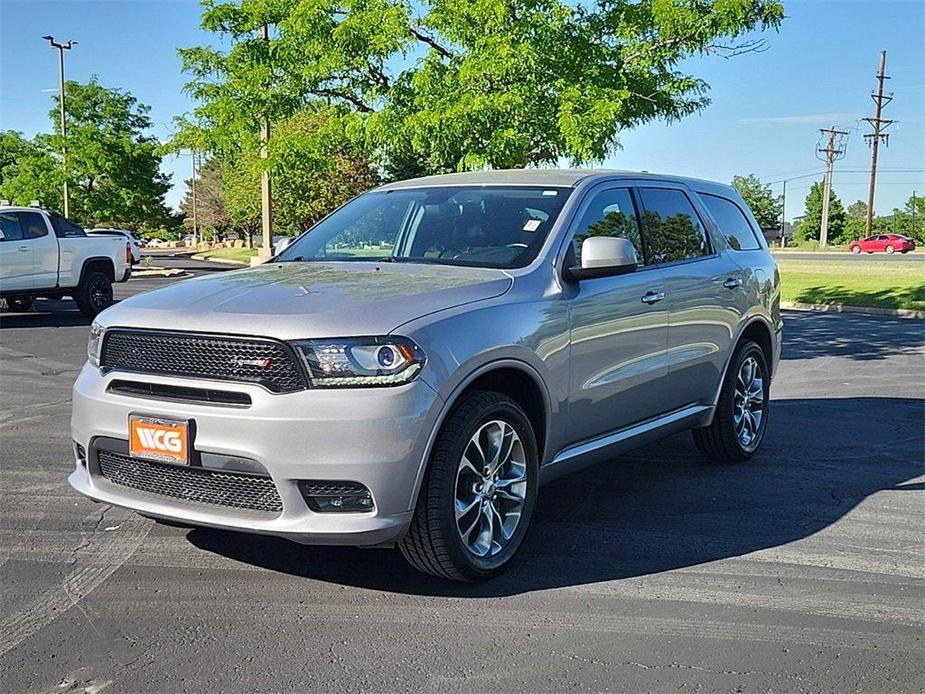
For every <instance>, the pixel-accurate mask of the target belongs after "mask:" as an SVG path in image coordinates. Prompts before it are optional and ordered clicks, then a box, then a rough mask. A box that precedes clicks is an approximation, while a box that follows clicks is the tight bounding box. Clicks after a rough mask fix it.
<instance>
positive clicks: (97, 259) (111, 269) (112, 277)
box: [77, 255, 116, 287]
mask: <svg viewBox="0 0 925 694" xmlns="http://www.w3.org/2000/svg"><path fill="white" fill-rule="evenodd" d="M100 264H102V265H104V266H105V269H104V270H103V271H104V272H105V273H106V275H107V277H109V281H110V282H115V281H116V264H115V263H114V262H113V260H112V258H107V257H106V256H105V255H98V256H92V257H90V258H85V259H84V262H83V265H82V266H81V267H80V279H79V280H78V281H77V286H78V287H80V286H83V283H84V282H85V281H86V279H87V274H88V273H89V272H92V271H93V270H94V269H95V268H94V267H93V266H94V265H100Z"/></svg>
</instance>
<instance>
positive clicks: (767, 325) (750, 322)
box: [710, 315, 775, 411]
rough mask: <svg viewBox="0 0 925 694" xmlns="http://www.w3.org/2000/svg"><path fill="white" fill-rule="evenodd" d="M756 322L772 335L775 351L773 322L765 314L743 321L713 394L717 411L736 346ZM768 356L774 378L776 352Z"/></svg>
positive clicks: (769, 367)
mask: <svg viewBox="0 0 925 694" xmlns="http://www.w3.org/2000/svg"><path fill="white" fill-rule="evenodd" d="M756 323H760V324H761V325H762V326H763V327H764V328H765V329H766V330H767V331H768V334H769V335H770V338H771V351H772V352H773V351H774V335H775V330H774V328H773V327H771V324H770V323H769V322H768V321H767V319H766V318H765V317H764V316H761V315H757V316H752V317H751V318H748V319H746V320H744V321H742V323H741V324H740V325H739V328H738V330H737V331H736V334H735V337H734V338H733V339H732V340H731V341H730V349H729V354H728V355H726V364H725V365H724V366H723V375H722V377H721V378H720V379H719V383H718V384H717V386H716V392H715V393H714V394H713V400H712V401H711V403H710V404H711V405H712V406H713V407H714V411H715V408H716V405H717V404H718V403H719V397H720V393H722V390H723V383H725V382H726V374H727V373H728V372H729V365H730V364H731V363H732V357H733V356H735V352H736V347H738V345H739V343H740V342H741V341H742V337H743V336H744V335H745V331H746V330H748V328H749V327H750V326H752V325H755V324H756ZM759 346H760V345H759ZM766 356H767V357H769V358H768V359H767V362H768V371H769V377H770V378H773V375H774V364H773V363H772V362H773V360H774V354H770V355H766Z"/></svg>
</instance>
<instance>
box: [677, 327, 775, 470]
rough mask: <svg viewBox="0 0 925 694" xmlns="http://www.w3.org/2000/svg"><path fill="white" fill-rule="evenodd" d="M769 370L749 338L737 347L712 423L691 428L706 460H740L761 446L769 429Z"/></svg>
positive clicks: (761, 352)
mask: <svg viewBox="0 0 925 694" xmlns="http://www.w3.org/2000/svg"><path fill="white" fill-rule="evenodd" d="M770 384H771V378H770V371H769V370H768V364H767V360H766V358H765V355H764V351H763V350H762V349H761V347H759V346H758V345H757V344H756V343H754V342H752V341H751V340H744V341H743V342H741V343H740V344H739V345H738V347H736V351H735V354H733V356H732V361H731V362H730V363H729V369H728V370H727V372H726V377H725V378H724V379H723V387H722V390H721V391H720V395H719V403H718V404H717V407H716V413H715V415H714V416H713V423H712V424H710V425H709V426H706V427H703V428H701V429H694V431H693V432H692V433H693V436H694V443H695V444H696V446H697V448H698V450H699V451H700V452H701V453H702V454H703V455H704V456H705V457H706V458H708V459H710V460H713V461H716V462H720V463H740V462H742V461H744V460H748V459H749V458H751V457H752V456H753V455H754V454H755V453H756V452H757V451H758V448H759V447H760V446H761V442H762V441H763V440H764V434H765V431H767V428H768V414H769V406H770Z"/></svg>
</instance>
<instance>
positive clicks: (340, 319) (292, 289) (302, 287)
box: [98, 262, 513, 340]
mask: <svg viewBox="0 0 925 694" xmlns="http://www.w3.org/2000/svg"><path fill="white" fill-rule="evenodd" d="M512 282H513V280H512V278H511V276H510V275H509V274H508V273H506V272H504V271H503V270H494V269H489V268H470V267H458V266H453V267H451V266H446V265H424V264H411V263H372V262H370V263H367V262H349V263H315V262H312V263H273V264H269V265H262V266H259V267H255V268H250V269H247V270H238V271H231V272H221V273H215V274H210V275H206V276H203V277H197V278H194V279H190V280H186V281H182V282H177V283H175V284H171V285H169V286H167V287H164V288H162V289H156V290H154V291H150V292H145V293H143V294H137V295H135V296H133V297H131V298H130V299H126V300H124V301H120V302H119V303H118V304H116V305H115V306H113V307H112V308H110V309H108V310H106V311H105V312H104V313H102V314H100V316H99V317H98V322H99V323H101V324H102V325H103V326H105V327H116V326H122V327H136V328H154V329H161V330H187V331H196V332H218V333H227V334H240V335H261V336H267V337H275V338H278V339H282V340H292V339H300V338H315V337H348V336H363V335H385V334H388V333H389V332H391V331H393V330H394V329H395V328H397V327H398V326H400V325H402V324H404V323H407V322H408V321H410V320H414V319H416V318H420V317H422V316H426V315H427V314H429V313H434V312H436V311H441V310H443V309H448V308H453V307H454V306H460V305H462V304H467V303H471V302H473V301H481V300H484V299H490V298H492V297H496V296H500V295H501V294H504V293H505V292H506V291H507V290H508V289H510V287H511V284H512Z"/></svg>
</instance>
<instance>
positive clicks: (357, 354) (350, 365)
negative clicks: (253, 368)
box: [294, 337, 425, 388]
mask: <svg viewBox="0 0 925 694" xmlns="http://www.w3.org/2000/svg"><path fill="white" fill-rule="evenodd" d="M294 344H295V347H296V349H297V350H298V352H299V354H300V355H301V356H302V360H303V361H304V362H305V366H306V368H307V369H308V374H309V378H310V380H311V385H312V387H313V388H345V387H347V388H349V387H366V386H396V385H401V384H402V383H407V382H408V381H410V380H411V379H413V378H414V377H415V376H416V375H417V374H418V372H419V371H420V370H421V369H422V368H423V367H424V362H425V357H424V352H422V351H421V348H420V347H418V346H417V345H416V344H415V343H414V342H412V341H411V340H409V339H408V338H406V337H365V338H345V339H338V340H303V341H301V342H296V343H294Z"/></svg>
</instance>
